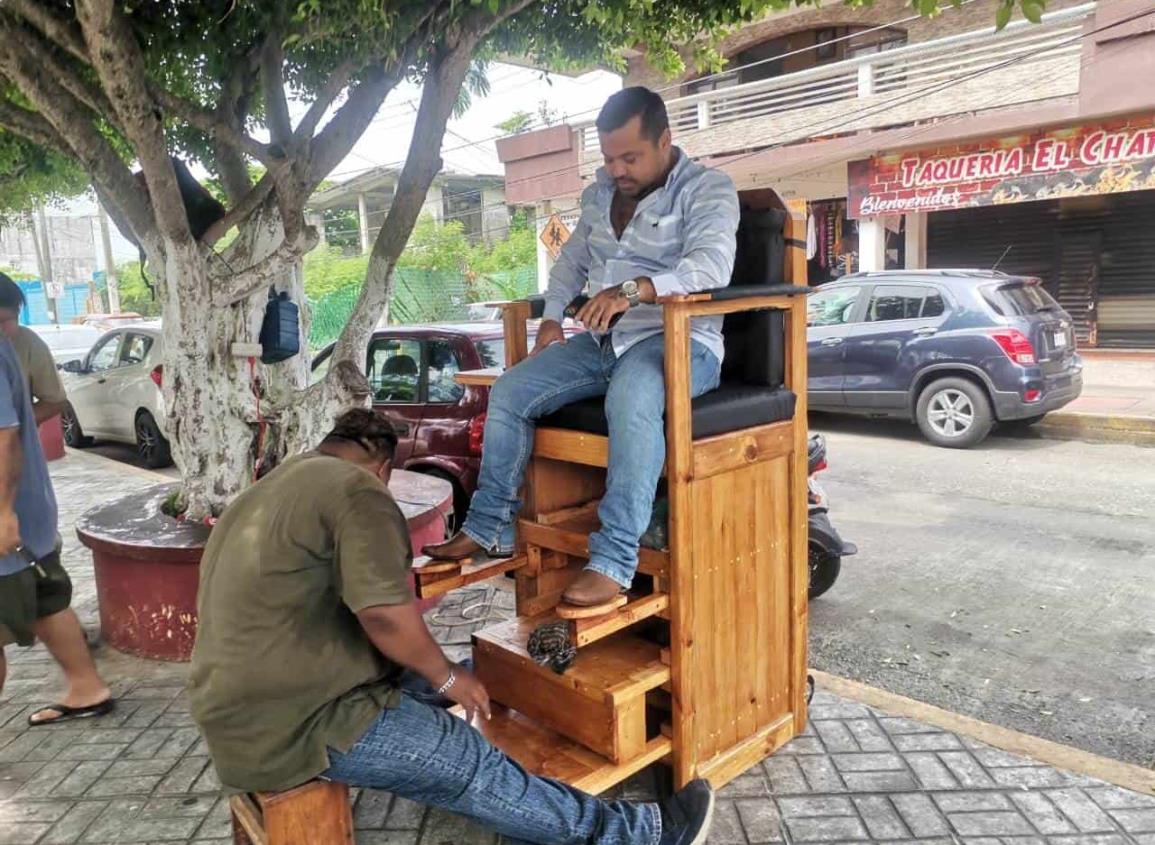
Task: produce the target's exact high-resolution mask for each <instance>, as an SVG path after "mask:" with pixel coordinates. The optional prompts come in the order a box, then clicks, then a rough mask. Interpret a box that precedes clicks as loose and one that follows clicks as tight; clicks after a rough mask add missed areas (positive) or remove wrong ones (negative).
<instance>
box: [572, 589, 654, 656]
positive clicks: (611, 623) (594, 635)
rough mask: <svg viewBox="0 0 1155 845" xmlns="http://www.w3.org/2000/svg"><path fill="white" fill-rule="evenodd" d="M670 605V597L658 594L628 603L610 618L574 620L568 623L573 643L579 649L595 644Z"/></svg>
mask: <svg viewBox="0 0 1155 845" xmlns="http://www.w3.org/2000/svg"><path fill="white" fill-rule="evenodd" d="M669 605H670V597H669V596H667V595H663V594H660V593H656V594H654V595H650V596H644V597H643V598H640V599H636V600H633V601H631V602H629V604H627V605H626V606H625V607H623V608H622V609H621V610H619V611H618V612H617V613H614V614H612V615H610V616H603V617H599V618H597V619H574V620H572V621H571V622H570V625H571V630H572V632H573V641H574V643H575V644H576V645H577V646H578V648H581V647H582V646H587V645H589V644H590V643H594V642H597V641H598V640H600V639H602V638H603V637H608V636H609V635H610V634H614V633H617V632H618V631H621V630H622V629H623V628H628V627H629V626H630V625H633V624H634V623H635V622H641V621H642V620H643V619H649V618H650V617H651V616H656V615H657V614H658V613H660V612H661V611H663V610H665V609H666V608H667V607H669Z"/></svg>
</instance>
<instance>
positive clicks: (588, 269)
mask: <svg viewBox="0 0 1155 845" xmlns="http://www.w3.org/2000/svg"><path fill="white" fill-rule="evenodd" d="M674 149H675V153H676V154H677V156H678V161H677V163H676V164H675V165H674V168H673V170H671V171H670V175H669V177H668V178H667V179H666V184H665V185H663V186H662V187H660V188H657V189H656V190H654V191H653V192H652V193H650V194H648V195H647V196H646V197H645V198H644V199H642V201H641V202H639V203H638V207H637V210H636V211H635V212H634V217H633V220H631V221H630V223H629V225H628V226H626V229H625V231H624V232H622V238H621V240H620V241H619V240H618V238H617V236H616V235H615V234H614V227H613V223H612V222H611V220H610V203H611V201H612V200H613V197H614V190H615V188H614V182H613V179H611V178H610V176H609V174H607V173H606V172H605V170H604V169H602V170H599V171H598V173H597V179H596V180H595V181H594V183H593V184H592V185H590V186H589V187H588V188H586V189H585V191H584V192H583V193H582V199H581V218H580V219H579V220H578V224H577V226H576V227H575V228H574V231H573V234H572V235H570V238H569V240H568V241H566V242H565V245H564V246H563V247H562V248H561V253H560V254H559V255H558V258H557V263H555V264H554V266H553V270H552V271H551V272H550V274H549V287H548V289H547V290H546V293H545V313H544V317H545V319H547V320H557V321H558V322H560V321H561V319H562V315H563V312H564V311H565V307H566V306H567V305H568V304H569V303H570V301H571V300H572V299H573V298H574V297H575V296H577V295H578V294H579V293H581V292H582V291H583V290H586V292H587V293H588V294H589V295H590V296H593V295H594V294H596V293H598V291H600V290H602V289H603V288H607V287H612V286H613V285H619V284H621V283H622V282H624V281H626V280H628V279H636V278H638V277H639V276H648V277H650V279H652V280H653V282H654V288H655V289H656V290H657V293H658V296H667V295H670V294H685V293H694V292H695V291H702V290H710V289H712V288H721V287H726V285H728V284H730V273H731V272H732V271H733V269H734V252H735V250H736V248H737V246H736V240H735V238H736V233H737V231H738V192H737V191H736V190H735V189H734V183H733V182H732V181H730V177H729V176H727V175H726V174H724V173H722V172H721V171H718V170H711V169H710V168H707V167H703V166H702V165H700V164H698V163H696V162H694V161H691V160H690V159H689V157H688V156H686V154H685V153H683V152H682V151H681V150H680V149H678V148H676V147H675V148H674ZM587 284H588V288H587ZM662 328H663V324H662V306H660V305H645V304H642V305H638V306H637V307H636V308H631V309H630V310H629V311H627V312H626V313H625V314H623V315H622V318H621V319H620V320H619V321H618V322H617V323H616V324H615V325H614V328H613V331H612V333H611V338H612V341H613V344H614V352H615V353H616V354H617V355H619V356H620V355H622V354H623V353H624V352H625V351H626V350H627V349H629V348H630V347H631V346H633V345H634V344H635V343H637V342H639V341H641V340H645V339H646V338H648V337H652V336H653V335H655V334H658V333H660V332H661V331H662ZM691 337H692V338H693V339H694V340H697V341H701V342H702V343H703V344H705V345H706V347H707V348H709V350H710V351H711V352H713V353H714V354H715V355H716V356H717V357H718V360H719V361H721V360H722V356H723V347H722V318H721V317H695V318H694V319H693V321H692V324H691Z"/></svg>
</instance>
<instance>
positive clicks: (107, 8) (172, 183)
mask: <svg viewBox="0 0 1155 845" xmlns="http://www.w3.org/2000/svg"><path fill="white" fill-rule="evenodd" d="M76 14H77V17H78V18H79V20H80V27H81V30H82V31H83V32H84V39H85V42H86V43H87V44H88V48H89V52H90V54H91V55H92V64H93V67H94V68H95V70H96V72H97V74H98V75H99V77H100V81H101V83H102V85H103V87H104V90H105V91H107V92H108V93H109V95H110V98H111V100H112V105H113V107H114V108H115V109H116V113H117V114H118V115H119V117H120V122H121V125H122V126H123V127H124V131H125V137H126V138H127V139H128V141H129V143H131V144H132V147H133V151H134V152H135V153H136V155H137V158H138V160H139V161H140V165H141V169H142V170H143V171H144V178H145V182H146V183H147V185H148V192H149V195H150V196H151V198H152V204H153V213H154V215H155V219H156V223H157V227H158V228H159V230H160V233H161V234H162V235H163V236H164V237H165V238H166V239H167V240H169V241H171V242H173V243H176V244H184V243H189V242H191V241H192V232H191V230H190V229H189V223H188V215H187V214H186V212H185V208H184V201H183V199H182V197H181V193H180V188H179V187H178V185H177V180H176V171H175V170H174V169H173V166H172V160H171V159H170V158H169V154H168V149H167V146H166V144H165V138H164V123H163V120H162V118H161V114H160V111H159V110H158V109H157V108H156V107H155V104H154V101H153V98H152V97H151V96H150V95H149V91H148V82H147V80H148V74H147V71H146V69H145V65H144V58H143V56H141V53H140V46H139V45H138V44H137V42H136V38H135V37H134V36H133V33H132V30H131V29H130V28H129V26H128V22H127V21H126V20H125V19H124V17H123V15H122V13H121V12H120V10H119V9H117V8H116V4H115V2H114V1H113V0H77V4H76Z"/></svg>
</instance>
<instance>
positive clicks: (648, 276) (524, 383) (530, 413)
mask: <svg viewBox="0 0 1155 845" xmlns="http://www.w3.org/2000/svg"><path fill="white" fill-rule="evenodd" d="M597 127H598V138H599V140H600V142H601V149H602V155H603V157H604V159H605V166H604V167H603V168H602V169H601V170H599V171H598V174H597V180H596V182H595V183H594V184H593V185H591V186H590V187H589V188H587V189H586V191H585V193H584V194H583V195H582V200H581V208H582V211H581V219H580V220H579V221H578V224H577V227H576V228H575V229H574V232H573V235H572V236H571V237H570V239H569V240H568V241H567V242H566V243H565V245H564V246H563V247H562V249H561V253H560V255H559V256H558V260H557V263H556V264H555V265H554V268H553V271H552V272H551V273H550V279H549V289H548V290H547V292H546V295H545V301H546V305H545V314H544V320H543V321H542V324H541V326H540V328H539V329H538V334H537V343H536V344H535V345H534V348H533V351H532V352H531V353H530V358H528V359H527V360H525V361H523V362H521V363H519V364H518V365H517V366H515V367H513V368H512V369H510V370H509V371H508V372H506V373H505V374H503V375H502V377H501V378H499V379H498V380H497V382H496V384H495V385H494V386H493V389H492V392H491V394H490V398H489V412H488V417H487V420H486V424H485V450H484V453H483V456H482V462H481V473H480V478H479V479H478V485H477V492H476V493H474V496H473V502H472V504H471V505H470V508H469V516H468V518H467V519H466V521H465V525H464V526H463V527H462V530H461V533H459V534H458V535H457V536H456V537H454V538H453V539H452V540H450V541H449V542H448V543H444V544H442V545H439V546H432V547H429V548H427V549H425V550H424V551H425V553H426V554H428V555H430V556H431V557H434V558H440V559H446V560H459V559H463V558H466V557H470V556H472V555H475V554H477V553H479V552H481V551H486V552H488V553H490V554H491V555H502V554H509V553H510V550H511V548H512V542H513V536H512V530H511V526H512V523H513V520H514V518H515V516H516V514H517V512H518V510H519V508H520V506H521V503H520V501H519V500H518V488H519V487H520V486H521V483H522V478H523V476H524V474H525V469H526V464H527V463H528V460H529V456H530V453H531V452H532V445H533V433H534V421H535V420H537V419H538V418H540V417H542V416H545V415H546V414H549V413H552V412H553V411H557V410H558V409H560V408H562V407H564V406H565V405H568V404H570V403H571V402H576V401H578V400H581V399H586V398H589V397H592V396H602V395H604V396H605V397H606V399H605V412H606V419H607V422H608V424H609V470H608V473H607V479H606V493H605V497H604V498H603V499H602V501H601V505H600V506H599V509H598V516H599V517H600V519H601V530H600V531H598V532H597V533H595V534H593V535H591V536H590V538H589V550H590V560H589V564H588V565H587V566H586V568H585V571H584V572H583V573H582V574H581V575H580V576H578V578H577V579H575V580H574V582H573V584H571V585H570V587H569V589H567V590H566V592H565V594H564V596H563V599H564V600H565V601H566V602H568V603H570V604H575V605H582V606H593V605H599V604H603V603H605V602H608V601H611V600H613V599H614V598H615V597H616V596H617V595H618V593H619V592H620V591H621V590H623V589H626V588H628V587H629V586H630V582H631V581H632V580H633V577H634V573H635V571H636V570H637V567H638V540H639V538H640V537H641V536H642V534H643V532H645V530H646V527H647V526H648V525H649V522H650V515H651V509H652V506H653V501H654V494H655V492H656V490H657V485H658V479H659V478H660V477H661V472H662V465H663V463H664V462H665V454H666V439H665V438H666V435H665V427H664V425H663V416H664V414H665V407H666V404H665V403H666V383H665V370H664V367H665V347H664V337H663V333H662V327H663V324H662V308H661V306H660V305H658V304H656V303H657V299H658V297H660V296H665V295H669V294H684V293H692V292H694V291H698V290H707V289H710V288H720V287H725V286H726V285H728V284H729V283H730V273H731V271H732V270H733V267H734V253H735V249H736V244H735V233H736V232H737V228H738V213H739V209H738V195H737V192H736V191H735V190H734V185H733V183H732V182H731V181H730V179H729V177H727V176H726V175H725V174H723V173H721V172H719V171H717V170H709V169H707V168H705V167H702V166H701V165H699V164H696V163H694V162H692V161H691V160H690V159H689V158H688V157H687V156H686V154H685V153H684V152H682V151H681V150H680V149H678V148H677V147H674V146H672V144H671V142H670V127H669V121H668V118H667V116H666V107H665V104H664V103H663V102H662V98H661V97H659V96H658V95H657V94H655V93H654V92H653V91H650V90H648V89H646V88H626V89H624V90H622V91H619V92H618V93H617V94H614V95H613V96H612V97H610V99H609V100H608V101H607V102H606V104H605V106H604V107H603V108H602V111H601V114H600V115H599V116H598V119H597ZM587 284H588V286H589V291H590V294H591V297H592V298H591V299H590V300H589V301H588V302H587V303H586V304H585V306H584V307H583V308H582V309H581V310H580V311H579V312H578V314H577V319H578V320H579V321H580V322H582V323H583V324H584V325H585V326H586V328H587V329H589V332H588V333H584V334H581V335H578V336H576V337H572V338H570V339H569V340H568V341H567V340H566V337H565V335H564V334H563V333H562V327H561V320H562V316H563V312H564V309H565V307H566V306H567V305H568V304H569V302H570V301H571V300H572V299H573V298H574V297H575V296H576V295H577V294H578V293H579V292H580V291H581V290H582V289H583V288H584V287H586V285H587ZM619 318H620V319H619ZM722 355H723V347H722V318H721V317H698V318H695V319H694V321H693V326H692V337H691V352H690V356H691V384H690V392H691V394H692V395H693V396H699V395H701V394H703V393H706V392H707V391H709V390H712V389H714V388H715V387H717V386H718V380H719V376H720V371H721V363H722Z"/></svg>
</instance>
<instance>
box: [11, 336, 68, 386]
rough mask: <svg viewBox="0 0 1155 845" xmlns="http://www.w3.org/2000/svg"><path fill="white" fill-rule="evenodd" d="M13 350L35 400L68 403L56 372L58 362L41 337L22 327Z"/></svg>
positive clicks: (13, 340) (14, 341)
mask: <svg viewBox="0 0 1155 845" xmlns="http://www.w3.org/2000/svg"><path fill="white" fill-rule="evenodd" d="M12 349H13V351H15V352H16V359H17V360H18V361H19V362H20V367H21V368H22V369H23V370H24V375H25V377H26V378H27V379H28V389H29V391H30V392H31V393H32V398H33V399H35V400H36V401H37V402H47V403H50V404H53V405H59V404H62V403H64V402H67V401H68V395H67V394H66V393H65V392H64V385H63V384H62V383H61V381H60V373H58V372H57V371H56V362H55V361H54V360H53V359H52V350H51V349H49V348H48V344H47V343H45V342H44V339H43V338H42V337H40V335H38V334H36V332H34V331H32V329H30V328H28V327H27V326H21V327H20V329H19V331H17V332H16V337H14V338H12Z"/></svg>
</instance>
